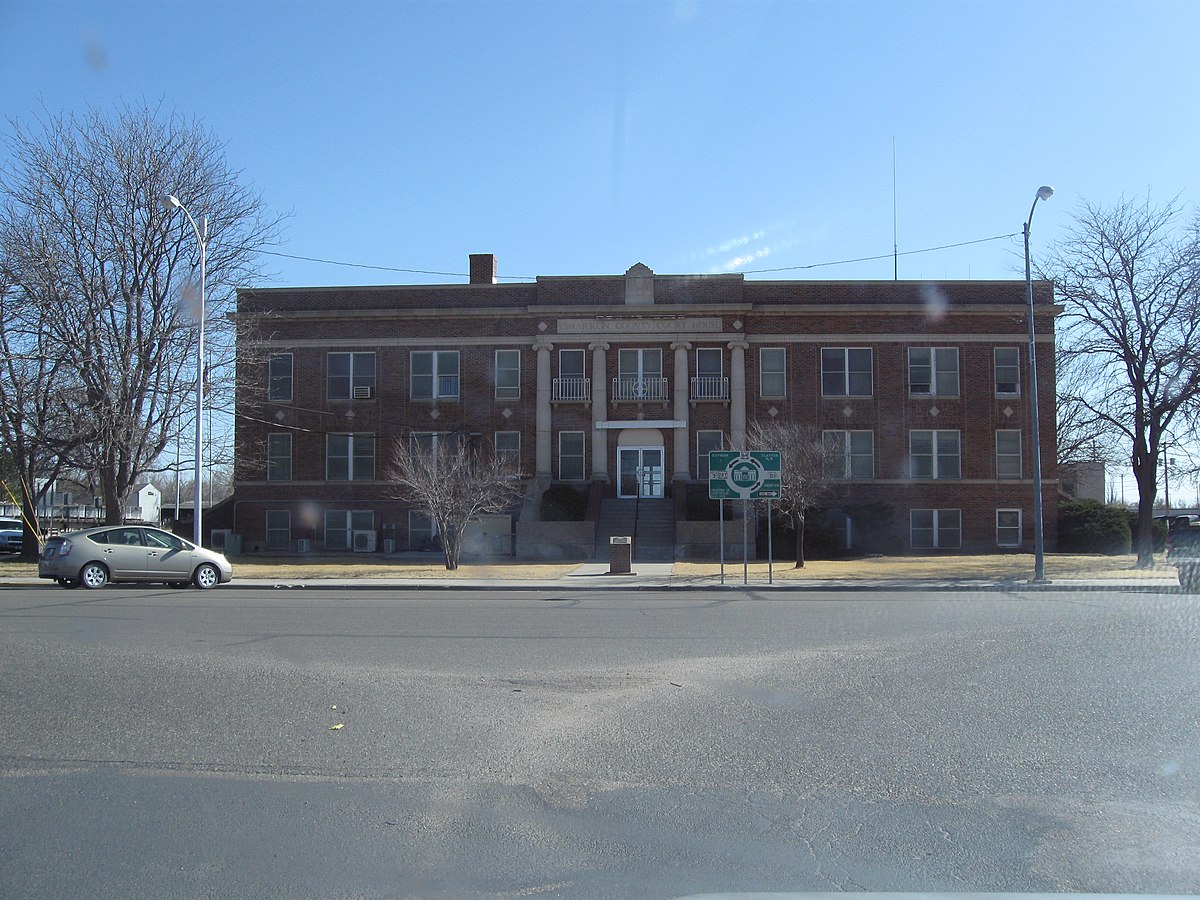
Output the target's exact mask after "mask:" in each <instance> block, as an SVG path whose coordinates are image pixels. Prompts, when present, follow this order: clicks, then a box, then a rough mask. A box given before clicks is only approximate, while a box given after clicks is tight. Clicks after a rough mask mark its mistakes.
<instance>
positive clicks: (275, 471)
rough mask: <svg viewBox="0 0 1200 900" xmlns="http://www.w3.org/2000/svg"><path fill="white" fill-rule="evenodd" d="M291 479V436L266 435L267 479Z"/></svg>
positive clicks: (285, 434)
mask: <svg viewBox="0 0 1200 900" xmlns="http://www.w3.org/2000/svg"><path fill="white" fill-rule="evenodd" d="M291 480H292V436H291V435H290V434H288V433H286V432H284V433H282V434H268V435H267V481H291Z"/></svg>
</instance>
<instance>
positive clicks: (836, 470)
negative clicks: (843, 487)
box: [823, 431, 875, 479]
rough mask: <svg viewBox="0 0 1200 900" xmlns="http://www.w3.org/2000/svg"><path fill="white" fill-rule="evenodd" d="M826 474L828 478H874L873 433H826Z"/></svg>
mask: <svg viewBox="0 0 1200 900" xmlns="http://www.w3.org/2000/svg"><path fill="white" fill-rule="evenodd" d="M823 434H824V440H825V449H826V451H827V452H828V454H829V455H828V457H827V466H828V468H827V469H826V474H827V475H828V477H830V478H855V479H870V478H874V477H875V432H873V431H826V432H824V433H823Z"/></svg>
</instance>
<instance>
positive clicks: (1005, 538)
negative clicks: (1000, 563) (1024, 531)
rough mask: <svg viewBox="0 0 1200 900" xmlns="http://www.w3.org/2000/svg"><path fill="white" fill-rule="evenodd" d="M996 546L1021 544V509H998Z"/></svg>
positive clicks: (1017, 545)
mask: <svg viewBox="0 0 1200 900" xmlns="http://www.w3.org/2000/svg"><path fill="white" fill-rule="evenodd" d="M996 546H997V547H1020V546H1021V511H1020V510H1019V509H998V510H996Z"/></svg>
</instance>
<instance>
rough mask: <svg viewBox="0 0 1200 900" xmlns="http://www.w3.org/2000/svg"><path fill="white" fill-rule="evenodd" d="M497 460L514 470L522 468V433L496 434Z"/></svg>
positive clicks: (507, 432) (503, 432)
mask: <svg viewBox="0 0 1200 900" xmlns="http://www.w3.org/2000/svg"><path fill="white" fill-rule="evenodd" d="M495 441H496V459H497V460H499V461H500V462H503V463H505V464H506V465H510V466H512V467H513V468H514V469H520V468H521V432H519V431H497V432H496V437H495Z"/></svg>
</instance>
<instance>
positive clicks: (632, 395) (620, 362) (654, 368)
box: [613, 348, 667, 400]
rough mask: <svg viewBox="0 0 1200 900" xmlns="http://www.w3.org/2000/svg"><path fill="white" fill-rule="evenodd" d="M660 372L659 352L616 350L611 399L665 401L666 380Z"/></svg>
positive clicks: (660, 353)
mask: <svg viewBox="0 0 1200 900" xmlns="http://www.w3.org/2000/svg"><path fill="white" fill-rule="evenodd" d="M662 371H663V370H662V351H661V350H652V349H646V350H640V349H630V348H626V349H623V350H618V351H617V382H616V384H615V385H614V395H613V399H614V400H666V399H667V379H665V378H663V373H662Z"/></svg>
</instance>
